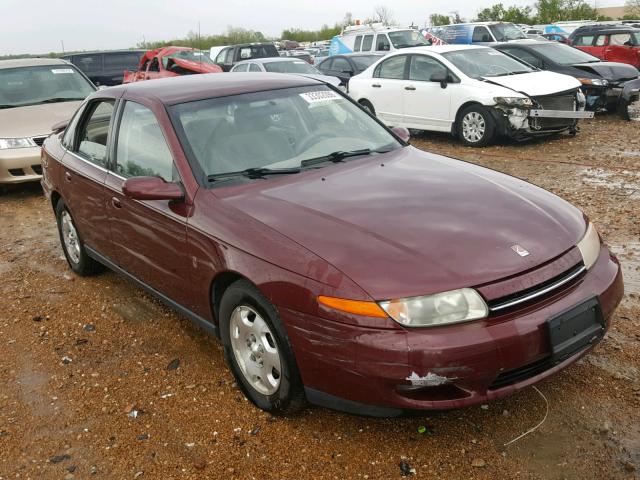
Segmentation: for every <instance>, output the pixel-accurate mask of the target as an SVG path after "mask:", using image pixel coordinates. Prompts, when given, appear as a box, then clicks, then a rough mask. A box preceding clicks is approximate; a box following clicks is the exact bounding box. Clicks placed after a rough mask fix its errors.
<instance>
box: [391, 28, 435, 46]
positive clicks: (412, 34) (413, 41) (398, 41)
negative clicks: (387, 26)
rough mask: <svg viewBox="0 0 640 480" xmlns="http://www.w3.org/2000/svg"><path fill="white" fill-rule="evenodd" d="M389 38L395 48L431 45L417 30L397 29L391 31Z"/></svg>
mask: <svg viewBox="0 0 640 480" xmlns="http://www.w3.org/2000/svg"><path fill="white" fill-rule="evenodd" d="M389 38H390V39H391V43H393V46H394V47H395V48H407V47H420V46H424V45H429V42H427V41H426V40H425V38H424V37H423V36H422V34H421V33H420V32H418V31H417V30H397V31H395V32H389Z"/></svg>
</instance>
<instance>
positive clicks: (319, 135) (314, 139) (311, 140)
mask: <svg viewBox="0 0 640 480" xmlns="http://www.w3.org/2000/svg"><path fill="white" fill-rule="evenodd" d="M323 138H332V135H331V134H330V133H328V132H316V133H314V134H312V135H311V136H310V137H307V138H306V139H305V140H303V141H302V143H300V145H298V147H297V150H298V153H302V152H304V151H305V150H307V149H308V148H309V147H311V146H312V145H315V144H316V143H320V140H322V139H323Z"/></svg>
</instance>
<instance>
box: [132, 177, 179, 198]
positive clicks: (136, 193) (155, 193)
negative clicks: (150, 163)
mask: <svg viewBox="0 0 640 480" xmlns="http://www.w3.org/2000/svg"><path fill="white" fill-rule="evenodd" d="M122 192H123V193H124V194H125V196H127V197H129V198H131V199H133V200H182V199H183V198H184V192H183V191H182V189H181V188H180V187H179V186H178V185H177V184H176V183H169V182H165V181H164V179H162V178H160V177H132V178H128V179H127V180H125V182H124V183H123V184H122Z"/></svg>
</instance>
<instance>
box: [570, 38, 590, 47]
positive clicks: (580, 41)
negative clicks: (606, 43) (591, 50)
mask: <svg viewBox="0 0 640 480" xmlns="http://www.w3.org/2000/svg"><path fill="white" fill-rule="evenodd" d="M591 44H593V35H583V36H581V37H578V38H576V39H575V42H574V45H578V46H582V47H589V46H591Z"/></svg>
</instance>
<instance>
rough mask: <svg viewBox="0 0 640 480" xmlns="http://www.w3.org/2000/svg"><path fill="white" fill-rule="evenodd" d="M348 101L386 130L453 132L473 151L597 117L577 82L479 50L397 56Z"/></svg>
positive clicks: (359, 82)
mask: <svg viewBox="0 0 640 480" xmlns="http://www.w3.org/2000/svg"><path fill="white" fill-rule="evenodd" d="M349 95H351V97H352V98H353V99H354V100H356V101H357V102H358V103H360V105H362V106H363V107H364V108H366V109H367V110H369V112H370V113H372V114H373V115H376V116H377V117H378V118H380V120H382V121H383V122H384V123H385V124H387V125H389V126H402V127H407V128H414V129H418V130H435V131H441V132H451V133H452V134H453V135H458V136H459V137H460V139H461V140H462V142H463V143H465V144H467V145H469V146H474V147H481V146H484V145H488V144H490V143H491V142H492V141H493V140H494V139H495V138H496V136H497V135H504V136H508V137H511V138H515V139H523V138H527V137H531V136H535V135H548V134H551V133H559V132H570V133H575V132H576V131H577V124H578V120H579V119H581V118H591V117H593V112H586V111H584V107H585V98H584V95H583V94H582V92H581V91H580V82H579V81H578V80H576V79H575V78H573V77H570V76H567V75H562V74H559V73H553V72H545V71H540V70H537V69H536V68H534V67H532V66H530V65H527V64H524V63H521V62H519V61H517V60H515V59H513V58H512V57H509V56H507V55H505V54H503V53H501V52H498V51H497V50H494V49H493V48H489V47H481V46H474V45H443V46H432V47H416V48H406V49H403V50H400V51H399V52H397V53H392V54H390V55H387V56H386V57H384V58H382V59H381V60H380V61H378V62H376V63H374V64H373V65H372V66H371V67H369V68H368V69H367V70H365V71H364V72H362V73H361V74H360V75H357V76H355V77H353V78H352V79H351V80H350V81H349Z"/></svg>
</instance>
